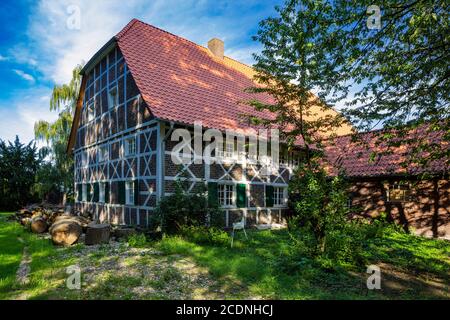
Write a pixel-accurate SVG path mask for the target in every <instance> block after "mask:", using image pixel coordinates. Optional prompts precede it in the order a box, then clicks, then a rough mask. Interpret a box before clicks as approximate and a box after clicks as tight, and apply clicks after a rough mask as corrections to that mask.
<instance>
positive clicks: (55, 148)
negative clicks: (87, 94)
mask: <svg viewBox="0 0 450 320" xmlns="http://www.w3.org/2000/svg"><path fill="white" fill-rule="evenodd" d="M81 68H82V67H81V66H77V67H76V68H75V69H74V70H73V71H72V80H71V81H70V82H69V83H68V84H63V85H56V86H55V87H54V88H53V92H52V96H51V99H50V111H54V112H58V113H59V116H58V119H57V120H56V121H54V122H48V121H45V120H40V121H38V122H36V123H35V125H34V134H35V137H36V140H39V141H45V142H46V143H47V147H46V148H47V149H48V153H49V156H50V162H51V163H52V166H53V170H54V171H55V172H54V173H56V174H52V175H51V176H52V177H53V178H52V180H54V177H58V179H56V180H54V181H37V185H38V186H41V188H44V189H50V188H53V189H56V190H58V191H60V192H62V193H63V203H64V204H65V202H66V201H67V200H68V199H70V198H72V197H73V167H74V165H73V158H72V157H70V156H68V155H67V152H66V146H67V141H68V139H69V136H70V129H71V126H72V120H73V114H74V111H75V106H76V101H77V98H78V92H79V90H80V85H81V76H80V71H81Z"/></svg>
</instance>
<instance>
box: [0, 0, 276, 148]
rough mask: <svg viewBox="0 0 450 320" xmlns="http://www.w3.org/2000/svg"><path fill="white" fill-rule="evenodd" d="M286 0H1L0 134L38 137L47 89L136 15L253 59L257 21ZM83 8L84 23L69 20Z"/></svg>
mask: <svg viewBox="0 0 450 320" xmlns="http://www.w3.org/2000/svg"><path fill="white" fill-rule="evenodd" d="M282 2H283V1H282V0H271V1H261V0H243V1H232V0H230V1H220V0H216V1H208V0H200V1H190V0H181V1H178V0H150V1H149V0H127V1H124V0H95V1H93V0H68V1H66V0H60V1H56V0H41V1H30V0H2V1H1V2H0V19H1V20H0V21H2V23H1V26H0V75H1V77H0V139H3V140H13V139H14V137H15V135H16V134H18V135H19V137H20V139H21V141H30V140H31V139H33V125H34V122H35V121H37V120H39V119H44V120H47V121H52V120H54V119H55V118H56V116H57V115H56V114H55V113H52V112H50V111H49V110H48V108H49V96H50V93H51V89H52V88H53V86H54V85H55V84H61V83H65V82H67V81H69V80H70V77H71V71H72V69H73V67H74V66H75V65H77V64H79V63H82V62H83V61H87V60H89V58H90V57H91V56H92V55H93V54H94V53H95V52H96V51H97V50H98V49H99V48H100V47H101V46H102V45H103V44H104V43H105V42H107V41H108V40H109V39H110V38H111V37H112V36H114V35H115V34H116V33H117V32H118V31H120V29H122V28H123V27H124V26H125V25H126V24H127V23H128V22H129V21H130V20H131V19H132V18H138V19H140V20H142V21H145V22H147V23H150V24H153V25H155V26H157V27H160V28H162V29H165V30H167V31H170V32H172V33H174V34H177V35H180V36H182V37H185V38H187V39H189V40H192V41H194V42H196V43H198V44H202V45H206V43H207V41H208V40H209V39H210V38H213V37H218V38H221V39H223V40H224V41H225V54H226V55H228V56H230V57H233V58H235V59H237V60H240V61H243V62H246V63H250V64H251V63H252V57H251V54H252V52H257V51H258V50H259V46H258V44H257V43H255V42H253V41H252V40H251V36H252V35H254V34H255V33H256V31H257V28H258V22H259V21H260V20H262V19H264V18H266V17H268V16H271V15H274V12H275V10H274V6H275V5H277V4H281V3H282ZM73 6H75V8H78V9H79V13H80V15H79V17H80V25H79V26H80V28H70V27H68V19H69V20H70V19H71V17H73V13H74V11H71V10H72V9H73V8H74V7H73Z"/></svg>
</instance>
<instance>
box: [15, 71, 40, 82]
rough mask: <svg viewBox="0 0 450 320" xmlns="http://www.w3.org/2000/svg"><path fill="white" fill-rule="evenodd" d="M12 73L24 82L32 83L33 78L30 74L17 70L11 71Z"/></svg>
mask: <svg viewBox="0 0 450 320" xmlns="http://www.w3.org/2000/svg"><path fill="white" fill-rule="evenodd" d="M13 71H14V73H15V74H17V75H18V76H19V77H21V78H22V79H24V80H27V81H30V82H34V81H35V80H34V77H33V76H32V75H31V74H28V73H26V72H25V71H22V70H19V69H13Z"/></svg>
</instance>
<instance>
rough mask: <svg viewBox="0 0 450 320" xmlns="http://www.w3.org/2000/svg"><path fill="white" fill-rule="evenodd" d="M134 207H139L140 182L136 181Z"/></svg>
mask: <svg viewBox="0 0 450 320" xmlns="http://www.w3.org/2000/svg"><path fill="white" fill-rule="evenodd" d="M134 205H135V206H137V205H139V180H134Z"/></svg>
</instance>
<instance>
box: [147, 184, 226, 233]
mask: <svg viewBox="0 0 450 320" xmlns="http://www.w3.org/2000/svg"><path fill="white" fill-rule="evenodd" d="M219 216H220V210H219V206H218V204H215V203H212V202H211V201H208V197H207V195H206V188H199V189H197V190H193V191H191V192H188V191H187V190H186V188H185V187H184V186H183V182H182V181H179V180H177V181H175V192H174V193H173V194H172V195H170V196H167V197H164V198H162V199H161V200H160V201H159V203H158V206H157V209H156V212H155V214H154V215H153V221H152V225H153V227H154V228H158V227H159V228H161V230H162V231H163V232H165V233H177V232H179V231H180V228H181V227H182V226H206V225H212V226H214V225H216V223H217V222H218V221H219Z"/></svg>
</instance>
